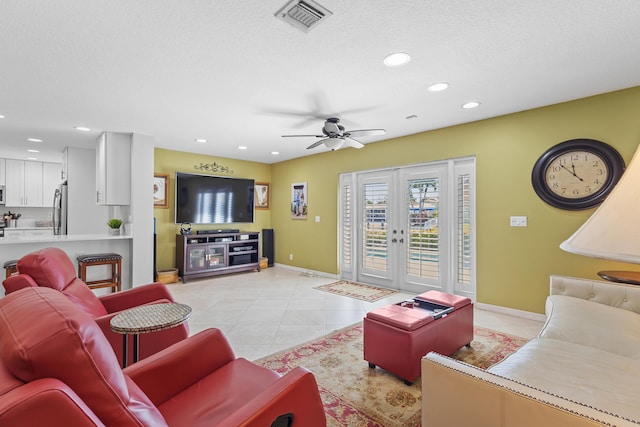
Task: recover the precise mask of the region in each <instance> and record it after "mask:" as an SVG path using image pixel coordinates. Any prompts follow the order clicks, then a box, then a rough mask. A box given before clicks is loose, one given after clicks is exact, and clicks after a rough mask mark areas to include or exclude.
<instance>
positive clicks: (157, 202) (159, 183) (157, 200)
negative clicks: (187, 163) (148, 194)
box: [153, 173, 169, 208]
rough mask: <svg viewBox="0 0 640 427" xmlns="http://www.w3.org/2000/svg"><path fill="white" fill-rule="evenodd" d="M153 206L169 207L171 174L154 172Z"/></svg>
mask: <svg viewBox="0 0 640 427" xmlns="http://www.w3.org/2000/svg"><path fill="white" fill-rule="evenodd" d="M153 207H154V208H168V207H169V175H167V174H165V173H155V174H153Z"/></svg>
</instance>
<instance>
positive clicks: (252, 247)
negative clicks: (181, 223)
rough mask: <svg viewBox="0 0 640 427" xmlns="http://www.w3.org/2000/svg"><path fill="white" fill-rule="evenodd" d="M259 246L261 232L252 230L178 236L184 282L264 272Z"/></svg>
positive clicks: (178, 250)
mask: <svg viewBox="0 0 640 427" xmlns="http://www.w3.org/2000/svg"><path fill="white" fill-rule="evenodd" d="M234 231H235V230H234ZM259 243H260V233H258V232H251V231H249V232H238V233H236V232H230V233H215V234H196V235H193V234H187V235H182V234H177V235H176V265H177V267H178V270H179V274H180V276H181V277H182V282H183V283H187V280H190V279H196V278H201V277H209V276H216V275H219V274H228V273H236V272H239V271H246V270H258V271H260V257H259V254H258V247H259Z"/></svg>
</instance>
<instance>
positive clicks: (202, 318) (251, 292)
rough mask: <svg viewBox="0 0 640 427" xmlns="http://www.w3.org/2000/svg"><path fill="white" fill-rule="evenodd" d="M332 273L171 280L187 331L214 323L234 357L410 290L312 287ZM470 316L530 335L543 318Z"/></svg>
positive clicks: (339, 321)
mask: <svg viewBox="0 0 640 427" xmlns="http://www.w3.org/2000/svg"><path fill="white" fill-rule="evenodd" d="M335 281H336V280H335V279H332V278H327V277H321V276H313V277H309V276H306V275H303V274H301V273H300V272H298V271H294V270H289V269H286V268H278V267H273V268H267V269H264V270H262V271H261V272H249V273H246V272H245V273H238V274H232V275H223V276H217V277H213V278H207V279H200V280H193V281H190V282H187V283H186V284H183V283H182V282H180V283H175V284H171V285H169V289H170V290H171V292H172V294H173V295H174V297H175V300H176V301H177V302H182V303H184V304H188V305H190V306H191V307H192V309H193V312H192V315H191V318H190V319H189V327H190V331H191V333H192V334H194V333H196V332H198V331H201V330H203V329H205V328H210V327H216V328H219V329H220V330H222V331H223V332H224V334H225V335H226V336H227V338H228V339H229V341H230V342H231V346H232V348H233V350H234V352H235V353H236V356H238V357H245V358H247V359H249V360H255V359H258V358H261V357H263V356H266V355H269V354H271V353H275V352H277V351H279V350H284V349H286V348H289V347H292V346H294V345H297V344H300V343H303V342H306V341H309V340H312V339H314V338H317V337H320V336H322V335H325V334H328V333H329V332H331V331H333V330H336V329H340V328H343V327H345V326H349V325H351V324H354V323H356V322H358V321H360V320H362V318H363V317H364V316H365V314H366V313H367V312H368V311H371V310H372V309H374V308H377V307H380V306H383V305H387V304H392V303H396V302H398V301H402V300H404V299H406V298H412V297H413V296H415V295H414V294H403V293H397V294H394V295H392V296H389V297H387V298H385V299H381V300H379V301H376V302H374V303H367V302H364V301H360V300H357V299H354V298H349V297H343V296H339V295H334V294H330V293H328V292H323V291H319V290H316V289H313V288H314V287H316V286H320V285H324V284H328V283H332V282H335ZM474 322H475V324H476V325H478V326H484V327H487V328H491V329H494V330H498V331H501V332H505V333H509V334H513V335H518V336H521V337H525V338H533V337H535V336H536V335H537V333H538V331H539V330H540V328H541V327H542V323H541V322H538V321H534V320H530V319H523V318H520V317H514V316H509V315H504V314H498V313H494V312H489V311H486V310H479V309H476V310H475V313H474Z"/></svg>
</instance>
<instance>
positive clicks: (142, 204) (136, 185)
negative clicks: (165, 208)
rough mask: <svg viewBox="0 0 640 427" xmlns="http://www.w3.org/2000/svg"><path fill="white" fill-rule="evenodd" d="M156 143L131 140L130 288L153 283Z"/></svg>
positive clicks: (139, 137)
mask: <svg viewBox="0 0 640 427" xmlns="http://www.w3.org/2000/svg"><path fill="white" fill-rule="evenodd" d="M154 146H155V139H154V138H153V137H151V136H148V135H140V134H133V136H132V138H131V207H130V209H131V211H130V213H131V217H132V219H133V223H132V226H133V239H132V248H131V256H132V259H133V263H132V264H133V265H132V266H131V269H132V283H133V286H136V285H143V284H146V283H151V282H153V167H154V166H153V165H154V163H153V157H154V151H153V150H154Z"/></svg>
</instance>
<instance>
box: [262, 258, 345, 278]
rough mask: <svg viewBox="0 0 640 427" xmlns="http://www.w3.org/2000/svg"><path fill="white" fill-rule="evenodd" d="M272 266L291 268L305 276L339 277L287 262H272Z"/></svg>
mask: <svg viewBox="0 0 640 427" xmlns="http://www.w3.org/2000/svg"><path fill="white" fill-rule="evenodd" d="M273 266H274V267H280V268H284V269H287V270H292V271H298V272H300V274H302V275H304V276H307V277H314V276H320V277H328V278H330V279H336V280H338V279H339V276H338V275H337V274H329V273H326V272H324V271H315V270H309V269H308V268H300V267H294V266H292V265H287V264H279V263H277V262H276V263H274V264H273Z"/></svg>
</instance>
